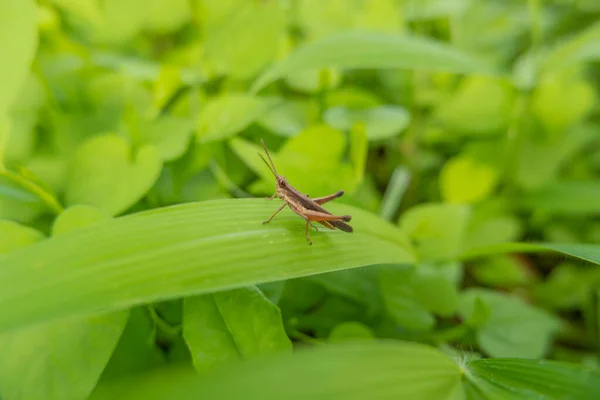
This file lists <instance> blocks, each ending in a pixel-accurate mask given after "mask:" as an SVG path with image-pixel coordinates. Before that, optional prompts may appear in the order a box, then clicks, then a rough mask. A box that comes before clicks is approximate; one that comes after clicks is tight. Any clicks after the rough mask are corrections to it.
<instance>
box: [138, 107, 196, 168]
mask: <svg viewBox="0 0 600 400" xmlns="http://www.w3.org/2000/svg"><path fill="white" fill-rule="evenodd" d="M143 125H144V128H143V129H141V130H140V134H141V135H142V137H143V139H144V141H145V142H146V143H149V144H152V145H154V146H155V147H156V149H157V150H158V152H159V153H160V157H161V158H162V160H163V161H173V160H175V159H177V158H179V157H181V156H182V155H183V153H185V151H186V150H187V148H188V145H189V143H190V137H191V136H192V133H193V132H194V122H193V121H191V120H190V119H187V118H180V117H174V116H171V115H163V116H160V117H159V118H157V119H155V120H153V121H148V122H147V123H146V124H143Z"/></svg>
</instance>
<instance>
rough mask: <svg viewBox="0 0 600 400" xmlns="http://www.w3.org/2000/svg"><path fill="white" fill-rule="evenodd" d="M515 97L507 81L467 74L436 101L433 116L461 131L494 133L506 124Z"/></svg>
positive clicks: (443, 123) (478, 133) (474, 133)
mask: <svg viewBox="0 0 600 400" xmlns="http://www.w3.org/2000/svg"><path fill="white" fill-rule="evenodd" d="M514 98H515V96H514V93H513V89H512V87H511V85H510V83H509V82H508V81H505V80H500V79H497V78H492V77H482V76H469V77H466V78H465V79H464V80H463V81H461V83H460V86H459V87H458V89H457V90H456V91H455V92H454V93H453V94H452V95H451V96H450V97H449V98H445V99H444V101H443V102H442V103H441V104H439V106H438V107H437V109H436V110H435V111H434V113H433V115H432V117H433V118H434V119H435V120H437V121H439V123H440V124H441V125H442V126H443V127H444V128H446V129H449V130H451V131H453V132H456V133H458V134H461V135H489V134H492V135H493V134H497V133H498V132H499V131H504V130H506V129H507V128H508V124H509V123H510V118H511V112H512V109H513V107H514ZM482 99H485V100H482Z"/></svg>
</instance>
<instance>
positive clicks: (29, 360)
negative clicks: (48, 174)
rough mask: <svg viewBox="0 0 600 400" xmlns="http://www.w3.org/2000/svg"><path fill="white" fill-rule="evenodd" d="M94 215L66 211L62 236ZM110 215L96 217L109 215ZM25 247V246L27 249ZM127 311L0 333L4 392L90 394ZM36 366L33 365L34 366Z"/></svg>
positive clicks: (54, 396)
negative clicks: (86, 216)
mask: <svg viewBox="0 0 600 400" xmlns="http://www.w3.org/2000/svg"><path fill="white" fill-rule="evenodd" d="M86 212H87V213H88V214H89V213H90V211H89V210H87V209H85V208H83V209H82V208H78V207H74V208H72V209H67V210H66V211H65V212H64V213H62V214H61V215H60V216H59V217H58V219H59V220H60V221H61V222H58V228H57V227H56V226H55V230H56V231H59V232H60V233H61V234H66V233H67V232H69V231H76V230H78V229H80V227H82V226H85V225H90V224H93V223H94V219H93V218H89V219H88V221H87V223H86V222H84V221H81V220H79V221H78V220H77V216H79V215H81V214H83V213H86ZM107 218H109V217H108V216H104V217H103V218H100V217H98V216H96V218H95V219H96V220H98V219H107ZM25 251H27V249H25ZM128 315H129V312H128V311H119V312H116V313H112V314H104V315H100V316H93V317H90V318H87V319H73V318H67V319H63V320H58V321H53V322H51V323H46V324H42V325H38V326H33V327H28V328H25V329H22V330H17V331H14V332H5V333H2V334H0V351H1V352H2V354H3V355H4V357H2V359H1V360H0V394H1V395H2V397H3V398H8V399H13V398H19V399H77V398H86V397H87V396H88V395H89V394H90V393H91V392H92V390H93V389H94V387H95V386H96V382H97V381H98V379H99V378H100V375H101V374H102V371H103V370H104V367H105V366H106V364H107V363H108V360H109V358H110V355H111V354H112V352H113V350H114V348H115V346H116V345H117V342H118V340H119V337H120V336H121V333H122V332H123V329H124V328H125V324H126V322H127V318H128ZM32 365H34V366H35V368H32Z"/></svg>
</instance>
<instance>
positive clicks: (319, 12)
mask: <svg viewBox="0 0 600 400" xmlns="http://www.w3.org/2000/svg"><path fill="white" fill-rule="evenodd" d="M401 19H402V18H401V13H400V10H399V4H398V3H397V2H396V1H394V0H366V1H363V0H359V1H352V2H351V3H348V1H347V0H329V1H327V2H326V3H323V2H321V1H319V0H302V1H300V2H299V3H298V20H299V21H298V22H299V24H300V26H301V27H302V30H303V32H305V34H306V36H307V38H308V39H309V40H314V39H319V38H323V37H327V36H330V35H332V34H336V33H339V32H340V31H345V30H347V29H350V28H360V29H365V30H368V31H375V32H397V31H398V30H400V27H401V24H402V21H401Z"/></svg>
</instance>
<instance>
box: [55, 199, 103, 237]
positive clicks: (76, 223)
mask: <svg viewBox="0 0 600 400" xmlns="http://www.w3.org/2000/svg"><path fill="white" fill-rule="evenodd" d="M108 219H110V215H109V214H107V213H105V212H103V211H101V210H99V209H97V208H95V207H91V206H86V205H76V206H72V207H69V208H67V209H66V210H65V211H64V212H63V213H62V214H60V215H59V216H58V217H57V218H56V219H55V220H54V224H53V225H52V236H56V235H61V234H64V233H68V232H71V231H74V230H76V229H79V228H84V227H86V226H88V225H92V224H94V223H96V222H102V221H106V220H108Z"/></svg>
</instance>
